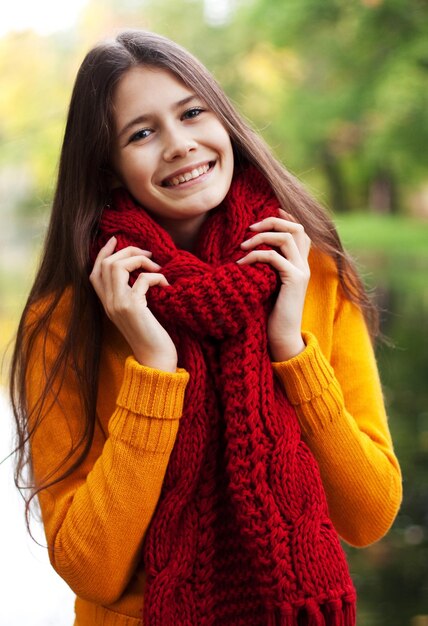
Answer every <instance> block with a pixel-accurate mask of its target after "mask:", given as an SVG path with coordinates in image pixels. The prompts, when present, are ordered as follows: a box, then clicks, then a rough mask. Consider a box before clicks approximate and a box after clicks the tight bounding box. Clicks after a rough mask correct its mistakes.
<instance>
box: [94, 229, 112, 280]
mask: <svg viewBox="0 0 428 626" xmlns="http://www.w3.org/2000/svg"><path fill="white" fill-rule="evenodd" d="M116 244H117V239H116V237H110V239H109V240H108V241H107V243H106V244H105V245H104V246H103V247H102V248H101V250H100V251H99V252H98V254H97V258H96V259H95V263H94V266H93V268H92V272H91V276H90V278H91V277H92V278H94V277H95V276H96V275H97V274H98V273H99V270H100V266H101V263H102V261H103V260H104V259H105V258H106V257H108V256H110V255H111V254H113V251H114V249H115V247H116Z"/></svg>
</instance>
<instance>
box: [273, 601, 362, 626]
mask: <svg viewBox="0 0 428 626" xmlns="http://www.w3.org/2000/svg"><path fill="white" fill-rule="evenodd" d="M355 623H356V610H355V598H344V599H343V601H342V600H339V599H338V600H330V601H329V602H327V603H325V604H323V605H320V604H318V603H317V602H316V600H313V599H309V600H306V602H305V604H304V605H303V606H302V607H299V608H296V607H292V606H290V605H287V606H286V607H281V608H275V609H271V610H270V611H269V615H268V618H267V622H266V626H355Z"/></svg>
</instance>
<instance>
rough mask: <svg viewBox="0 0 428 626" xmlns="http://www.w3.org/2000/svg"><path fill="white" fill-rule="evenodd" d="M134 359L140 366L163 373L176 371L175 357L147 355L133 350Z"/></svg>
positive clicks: (157, 354) (144, 352)
mask: <svg viewBox="0 0 428 626" xmlns="http://www.w3.org/2000/svg"><path fill="white" fill-rule="evenodd" d="M134 358H135V360H136V361H138V363H139V364H140V365H144V366H145V367H151V368H152V369H155V370H161V371H163V372H171V373H175V372H176V371H177V365H178V363H177V357H176V356H175V357H174V356H170V355H166V354H165V355H163V354H160V353H156V354H154V353H147V352H146V351H139V350H134Z"/></svg>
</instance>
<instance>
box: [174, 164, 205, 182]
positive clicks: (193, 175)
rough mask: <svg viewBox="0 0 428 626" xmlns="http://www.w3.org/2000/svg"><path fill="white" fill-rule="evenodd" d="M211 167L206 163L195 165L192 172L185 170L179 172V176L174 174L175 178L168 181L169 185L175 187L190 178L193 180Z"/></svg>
mask: <svg viewBox="0 0 428 626" xmlns="http://www.w3.org/2000/svg"><path fill="white" fill-rule="evenodd" d="M209 169H210V166H209V165H208V164H206V165H201V166H200V167H197V168H196V167H195V169H194V170H192V171H191V172H184V174H179V175H178V176H174V178H171V180H169V181H167V183H166V184H167V185H168V186H169V187H175V186H176V185H179V184H180V183H187V181H188V180H192V179H193V178H198V177H199V176H202V174H206V173H207V172H208V170H209Z"/></svg>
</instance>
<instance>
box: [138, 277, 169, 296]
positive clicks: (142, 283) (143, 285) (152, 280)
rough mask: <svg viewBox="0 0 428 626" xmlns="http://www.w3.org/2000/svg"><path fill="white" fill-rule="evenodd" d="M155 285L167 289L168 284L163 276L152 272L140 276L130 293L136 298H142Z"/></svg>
mask: <svg viewBox="0 0 428 626" xmlns="http://www.w3.org/2000/svg"><path fill="white" fill-rule="evenodd" d="M155 285H162V286H163V287H169V282H168V281H167V279H166V277H165V276H164V275H163V274H159V273H156V272H153V273H151V274H140V275H139V276H138V278H137V280H136V281H135V283H134V285H133V287H132V290H131V291H132V292H133V294H134V295H137V296H144V295H146V293H147V292H148V290H149V289H150V287H154V286H155Z"/></svg>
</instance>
